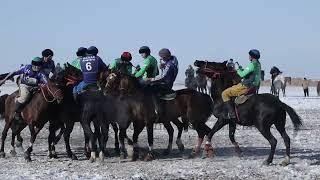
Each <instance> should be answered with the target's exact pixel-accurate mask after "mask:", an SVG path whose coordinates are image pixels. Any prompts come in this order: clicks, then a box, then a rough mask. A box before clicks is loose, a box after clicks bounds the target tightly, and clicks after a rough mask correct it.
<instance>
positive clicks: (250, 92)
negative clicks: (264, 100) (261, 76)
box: [234, 87, 257, 105]
mask: <svg viewBox="0 0 320 180" xmlns="http://www.w3.org/2000/svg"><path fill="white" fill-rule="evenodd" d="M256 93H257V88H255V87H252V88H249V90H248V91H247V93H246V94H244V95H241V96H238V97H236V98H235V100H234V103H235V105H241V104H243V103H245V102H246V101H247V100H248V99H249V98H250V97H251V96H253V95H254V94H256Z"/></svg>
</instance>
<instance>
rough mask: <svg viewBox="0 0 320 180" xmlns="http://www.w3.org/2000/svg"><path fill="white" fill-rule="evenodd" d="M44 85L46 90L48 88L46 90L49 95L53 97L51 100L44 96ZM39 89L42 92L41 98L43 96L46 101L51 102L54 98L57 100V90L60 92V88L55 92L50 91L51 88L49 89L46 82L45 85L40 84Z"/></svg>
mask: <svg viewBox="0 0 320 180" xmlns="http://www.w3.org/2000/svg"><path fill="white" fill-rule="evenodd" d="M44 87H46V88H47V90H48V92H49V95H51V96H52V97H53V99H52V100H49V98H48V97H46V93H45V92H44V90H43V88H44ZM40 90H41V93H42V95H43V98H44V99H45V101H46V102H48V103H52V102H54V101H55V100H57V98H56V94H57V93H58V92H61V90H60V89H57V90H56V91H55V92H52V91H51V89H50V87H49V86H48V84H46V85H45V86H41V87H40Z"/></svg>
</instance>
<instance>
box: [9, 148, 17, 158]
mask: <svg viewBox="0 0 320 180" xmlns="http://www.w3.org/2000/svg"><path fill="white" fill-rule="evenodd" d="M10 154H11V156H12V157H15V156H16V155H17V152H16V151H15V150H13V149H11V150H10Z"/></svg>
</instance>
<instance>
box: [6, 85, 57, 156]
mask: <svg viewBox="0 0 320 180" xmlns="http://www.w3.org/2000/svg"><path fill="white" fill-rule="evenodd" d="M17 95H18V92H14V93H13V94H11V95H10V96H9V97H8V98H7V100H6V108H5V126H4V129H3V131H2V141H1V149H0V157H5V152H4V143H5V139H6V137H7V132H8V130H9V128H11V131H12V140H11V146H12V150H11V154H13V155H14V154H15V137H16V136H17V135H18V141H21V140H22V138H21V136H20V132H21V131H22V130H23V129H24V128H25V127H26V126H29V130H30V134H31V138H30V145H29V147H28V149H27V150H26V151H25V154H24V157H25V159H26V160H27V161H31V157H30V154H31V152H32V148H33V143H34V141H35V139H36V137H37V134H38V133H39V132H40V130H41V129H42V128H43V126H44V125H45V124H46V123H47V122H48V121H53V120H54V118H55V112H56V111H55V109H56V103H54V102H55V101H58V102H60V101H61V100H62V99H63V95H62V93H61V90H60V89H58V88H57V87H56V85H55V84H53V83H52V82H50V81H49V82H48V84H46V85H43V86H40V87H39V90H38V91H37V92H36V93H34V95H33V98H32V99H31V101H30V102H29V103H28V104H27V105H26V107H25V108H24V110H23V111H22V117H23V120H24V122H23V123H18V122H16V121H15V120H14V114H15V112H14V107H15V98H16V96H17Z"/></svg>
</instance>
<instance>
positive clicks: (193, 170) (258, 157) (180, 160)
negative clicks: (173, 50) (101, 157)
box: [0, 84, 320, 179]
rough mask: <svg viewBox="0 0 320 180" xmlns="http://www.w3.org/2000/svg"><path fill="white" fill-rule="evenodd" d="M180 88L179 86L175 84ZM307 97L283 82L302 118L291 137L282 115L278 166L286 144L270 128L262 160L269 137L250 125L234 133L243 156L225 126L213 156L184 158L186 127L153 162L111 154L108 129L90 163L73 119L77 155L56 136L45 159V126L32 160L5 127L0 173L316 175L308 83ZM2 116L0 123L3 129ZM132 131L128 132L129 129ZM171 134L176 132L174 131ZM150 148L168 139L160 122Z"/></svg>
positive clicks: (314, 103) (314, 100) (315, 113)
mask: <svg viewBox="0 0 320 180" xmlns="http://www.w3.org/2000/svg"><path fill="white" fill-rule="evenodd" d="M176 88H177V89H178V88H181V86H177V87H176ZM15 89H16V87H15V86H14V85H10V84H9V85H4V86H3V87H1V91H2V92H1V94H3V93H9V92H12V91H14V90H15ZM268 91H269V87H262V88H261V92H268ZM310 95H311V97H309V98H304V97H302V96H303V92H302V89H301V88H300V87H288V89H287V97H286V98H281V100H282V101H284V102H286V103H287V104H289V105H290V106H292V107H294V108H295V109H296V110H297V112H298V114H299V115H300V116H301V117H302V118H303V120H304V128H303V130H301V131H299V133H298V135H297V136H296V137H293V128H292V123H291V120H290V119H289V117H288V118H287V132H288V133H289V136H290V137H291V155H292V159H291V164H290V165H288V166H287V167H282V166H280V165H279V164H280V163H281V161H282V160H283V157H284V152H285V147H284V143H283V140H282V138H281V136H280V135H279V134H278V132H277V131H276V130H275V129H274V128H273V129H272V132H273V134H274V136H275V137H276V138H277V139H278V145H277V150H276V154H275V159H274V163H273V164H272V165H270V166H261V164H262V162H263V160H264V159H266V158H267V155H268V153H269V150H270V147H269V143H268V142H267V141H266V140H265V139H264V138H263V137H262V135H261V134H260V133H259V132H258V131H257V130H256V129H255V128H243V127H240V126H239V127H238V128H237V132H236V139H237V141H238V142H239V143H240V147H241V148H242V150H243V156H242V157H237V156H236V154H235V153H234V150H233V147H232V145H231V143H230V141H229V138H228V128H227V127H226V128H224V129H222V130H221V131H220V132H218V133H217V134H216V135H215V136H214V139H213V144H214V147H215V153H216V156H215V157H214V158H212V159H202V158H197V159H186V158H185V157H186V156H187V155H188V154H189V153H190V152H191V149H192V148H193V146H194V143H195V140H196V137H197V136H196V132H195V131H194V130H189V132H187V133H183V142H184V144H185V147H186V150H185V152H184V153H183V154H180V153H179V151H178V150H177V147H176V145H174V151H173V153H172V154H171V155H169V156H162V155H159V156H158V159H157V160H154V161H152V162H143V161H138V162H130V161H128V160H120V159H119V158H118V157H114V155H113V153H112V152H113V151H112V149H111V148H112V147H113V131H111V133H110V141H109V142H108V147H109V148H110V152H111V153H112V155H113V157H111V158H107V159H106V160H105V162H104V163H103V164H100V163H97V162H96V163H89V162H88V161H87V160H85V157H84V155H83V150H82V147H83V132H82V129H81V127H80V126H79V124H76V127H75V128H74V131H73V133H72V137H71V147H72V149H73V150H74V151H75V152H76V154H77V155H78V157H79V159H80V160H78V161H72V160H69V159H68V158H66V153H65V147H64V142H63V140H61V141H60V142H59V144H58V146H57V147H56V149H57V152H58V156H59V159H48V158H47V157H46V154H47V134H48V130H47V128H44V129H43V130H42V131H41V133H40V134H39V136H38V138H37V140H36V143H35V145H34V151H33V155H32V159H33V161H32V162H31V163H26V162H25V161H24V158H23V155H22V153H21V152H20V153H19V151H18V155H17V157H11V156H10V154H9V150H10V139H11V137H10V132H9V135H8V137H7V141H6V147H5V151H6V155H7V156H6V158H4V159H0V179H320V145H319V144H320V138H319V134H320V121H319V120H318V118H319V117H320V111H319V110H320V103H319V102H320V98H318V97H317V96H316V90H315V88H311V89H310ZM215 121H216V119H215V118H211V119H210V121H209V122H208V124H209V125H210V126H211V127H212V125H213V123H214V122H215ZM3 124H4V123H3V121H1V122H0V129H1V131H2V129H3ZM130 133H132V132H130ZM175 134H176V133H175ZM22 135H23V137H24V139H25V142H24V146H25V147H26V146H27V144H28V140H29V132H28V130H24V131H23V133H22ZM154 136H155V142H154V143H155V149H156V151H157V152H159V154H161V152H162V151H163V150H164V149H165V147H166V145H167V139H168V136H167V133H166V131H165V130H163V128H162V127H161V126H157V128H156V129H155V132H154ZM146 139H147V138H146V132H145V131H144V132H142V134H141V135H140V143H139V144H140V145H141V146H142V147H145V146H147V140H146Z"/></svg>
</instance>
